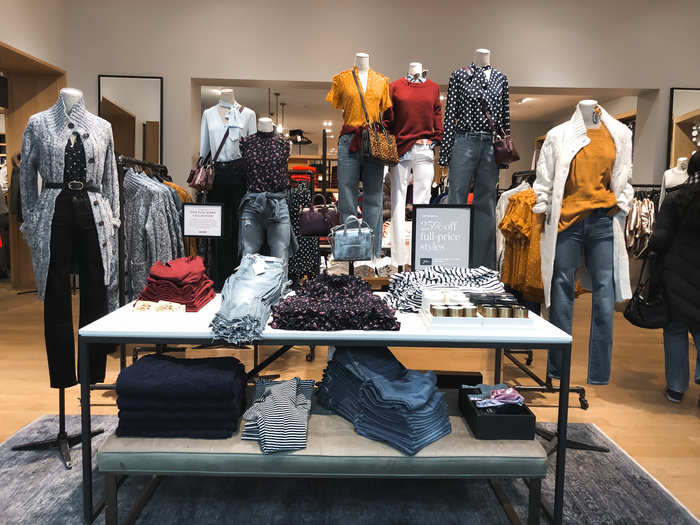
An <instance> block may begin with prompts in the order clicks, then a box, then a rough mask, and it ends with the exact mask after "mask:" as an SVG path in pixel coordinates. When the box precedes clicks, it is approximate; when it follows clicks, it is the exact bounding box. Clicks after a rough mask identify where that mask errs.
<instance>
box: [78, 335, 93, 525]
mask: <svg viewBox="0 0 700 525" xmlns="http://www.w3.org/2000/svg"><path fill="white" fill-rule="evenodd" d="M78 359H79V363H80V370H79V372H80V374H79V375H80V421H81V430H82V449H83V520H84V521H85V523H92V518H93V516H92V442H91V436H90V434H91V423H90V352H88V349H87V344H86V343H85V342H84V341H83V338H82V337H80V335H78Z"/></svg>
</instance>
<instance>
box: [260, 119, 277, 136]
mask: <svg viewBox="0 0 700 525" xmlns="http://www.w3.org/2000/svg"><path fill="white" fill-rule="evenodd" d="M273 129H274V123H273V122H272V119H271V118H267V117H262V118H259V119H258V131H262V132H263V133H272V131H273Z"/></svg>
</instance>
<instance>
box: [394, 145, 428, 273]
mask: <svg viewBox="0 0 700 525" xmlns="http://www.w3.org/2000/svg"><path fill="white" fill-rule="evenodd" d="M406 156H407V157H408V159H407V160H402V161H399V163H398V164H397V165H396V166H393V167H392V168H391V169H390V170H389V176H390V177H391V263H392V264H393V265H394V266H401V265H406V264H410V263H411V253H410V251H409V250H408V248H407V246H406V240H405V231H406V189H407V188H408V184H409V182H410V181H411V179H413V204H428V203H429V202H430V188H431V186H432V184H433V175H434V168H433V150H432V149H430V146H428V145H427V144H414V145H413V147H412V148H411V150H410V151H409V152H408V154H407V155H406ZM411 171H413V176H412V177H411Z"/></svg>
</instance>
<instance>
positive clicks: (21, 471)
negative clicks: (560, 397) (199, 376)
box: [0, 416, 698, 525]
mask: <svg viewBox="0 0 700 525" xmlns="http://www.w3.org/2000/svg"><path fill="white" fill-rule="evenodd" d="M57 425H58V423H57V418H56V416H44V417H42V418H40V419H38V420H36V421H34V422H33V423H31V424H30V425H28V426H26V427H25V428H23V429H22V430H20V431H19V432H17V433H16V434H15V435H14V436H12V437H11V438H10V439H9V440H7V441H6V442H4V443H3V444H1V445H0V505H1V508H0V522H2V523H3V524H13V525H14V524H25V523H28V524H32V525H35V524H36V525H38V524H42V525H43V524H61V525H64V524H73V523H75V524H79V523H81V519H80V516H81V505H82V503H81V502H82V496H81V462H80V446H78V447H75V448H73V449H72V453H73V454H72V456H73V470H70V471H69V470H65V469H64V468H63V464H62V463H61V461H60V460H59V459H58V456H57V453H56V452H55V451H45V452H13V451H12V450H10V449H11V447H12V446H13V445H16V444H19V443H21V442H25V441H31V440H35V439H45V438H47V437H49V436H51V435H53V434H55V432H56V429H57ZM67 426H68V430H69V432H77V431H79V430H80V417H79V416H69V417H68V421H67ZM545 426H547V427H548V428H549V429H550V430H552V429H553V428H554V425H552V424H547V425H545ZM98 427H99V428H104V429H105V430H106V431H107V432H110V431H112V430H113V429H114V428H115V427H116V416H94V417H93V428H98ZM569 434H570V438H571V439H576V440H580V441H585V442H589V443H593V444H596V445H602V446H607V447H609V448H610V449H611V452H610V453H609V454H601V453H597V452H585V451H578V450H570V451H569V452H568V453H567V472H566V496H565V502H566V503H565V522H566V523H571V524H588V523H590V524H642V523H643V524H650V525H651V524H659V525H662V524H663V525H666V524H674V525H684V524H696V523H698V521H697V520H696V519H695V518H694V517H693V516H692V515H691V514H689V513H688V512H687V511H686V510H685V508H684V507H683V506H682V505H680V504H679V503H678V502H677V501H676V500H675V499H674V498H673V496H671V495H670V494H669V493H668V492H667V491H666V490H665V489H663V487H662V486H661V485H660V484H659V483H658V482H656V480H654V478H652V477H651V476H649V474H647V473H646V472H645V471H644V470H643V469H642V468H641V467H639V466H638V465H637V464H636V463H635V462H634V461H633V460H631V459H630V458H629V457H628V456H627V454H625V452H624V451H622V450H621V449H620V448H619V447H618V446H617V445H615V443H614V442H612V441H610V440H609V439H608V438H607V437H606V436H605V435H604V434H602V433H601V432H600V431H599V430H598V429H597V428H596V427H595V426H593V425H588V424H580V423H572V424H570V425H569ZM106 435H107V434H106V433H105V434H103V435H100V436H97V437H96V438H94V440H93V444H94V446H93V451H95V450H96V449H97V448H98V447H99V445H100V444H101V443H102V441H103V440H104V439H105V436H106ZM550 462H551V465H550V467H551V468H550V474H549V476H548V478H547V480H546V481H545V483H544V485H543V494H544V498H545V500H546V501H547V502H548V504H549V505H550V506H551V503H552V501H553V489H554V476H553V469H554V456H552V457H551V458H550ZM145 485H146V478H143V477H141V478H139V477H132V478H129V479H127V480H126V481H125V483H124V484H123V485H122V487H121V488H120V490H119V495H120V502H121V503H122V504H123V509H122V508H121V507H122V506H121V505H120V515H121V516H122V518H123V517H125V516H126V512H127V506H128V505H129V504H130V503H131V502H133V501H134V500H135V499H136V498H137V496H138V495H139V494H141V493H142V491H143V489H144V487H145ZM502 486H503V488H504V490H505V492H506V493H507V495H508V497H509V499H510V501H511V502H512V503H513V506H514V508H515V510H516V511H517V513H518V515H519V516H520V517H521V519H523V521H525V519H526V516H527V490H526V488H525V485H524V484H523V483H522V482H521V481H518V480H503V481H502ZM101 493H102V477H101V476H100V475H99V473H96V474H95V499H96V500H97V499H99V498H100V497H101ZM431 522H435V523H440V524H443V523H445V524H448V523H449V524H452V523H454V524H457V523H460V524H461V523H470V524H476V525H480V524H507V523H509V520H508V518H507V517H506V515H505V513H504V511H503V510H502V507H501V506H500V505H499V503H498V501H497V499H496V496H495V495H494V493H493V491H492V490H491V488H490V485H489V483H488V482H487V481H459V480H457V481H455V480H444V481H442V480H390V481H388V480H303V479H302V480H285V479H232V478H165V479H164V480H163V482H162V483H161V485H160V487H159V488H158V490H157V491H156V493H155V494H154V496H153V498H152V499H151V501H150V502H149V503H148V505H147V506H146V508H145V509H144V511H143V512H142V514H141V517H140V519H139V521H138V523H139V524H148V525H155V524H162V523H168V524H175V523H183V524H188V525H194V524H210V523H211V524H213V523H256V524H267V523H285V524H286V523H353V524H355V523H372V524H383V523H431ZM97 523H100V524H101V523H104V518H103V516H101V517H100V518H99V519H98V521H97ZM543 523H546V522H545V521H544V520H543Z"/></svg>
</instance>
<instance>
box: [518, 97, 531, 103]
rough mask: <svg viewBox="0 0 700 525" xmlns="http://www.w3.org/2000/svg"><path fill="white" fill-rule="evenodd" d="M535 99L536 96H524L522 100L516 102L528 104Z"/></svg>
mask: <svg viewBox="0 0 700 525" xmlns="http://www.w3.org/2000/svg"><path fill="white" fill-rule="evenodd" d="M533 100H535V98H534V97H523V98H521V99H520V100H516V102H517V103H518V104H526V103H527V102H532V101H533Z"/></svg>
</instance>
